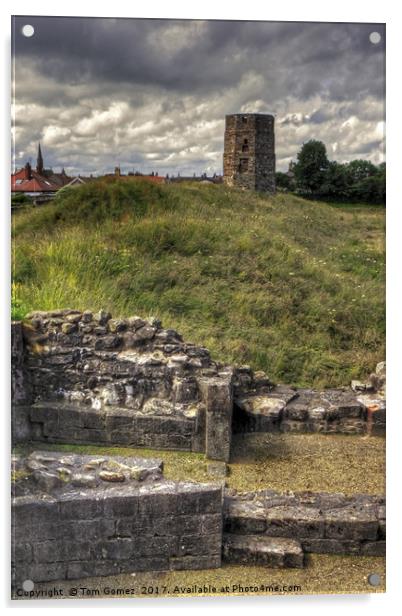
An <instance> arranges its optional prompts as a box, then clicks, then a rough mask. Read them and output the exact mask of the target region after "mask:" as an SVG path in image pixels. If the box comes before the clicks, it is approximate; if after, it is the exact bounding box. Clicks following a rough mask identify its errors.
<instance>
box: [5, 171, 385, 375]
mask: <svg viewBox="0 0 402 616" xmlns="http://www.w3.org/2000/svg"><path fill="white" fill-rule="evenodd" d="M383 226H384V210H383V209H382V208H380V207H356V206H354V207H348V206H346V205H345V206H344V207H342V208H340V207H336V208H335V207H332V206H330V205H328V204H325V203H322V202H320V203H319V202H311V201H306V200H303V199H300V198H297V197H295V196H293V195H289V194H286V195H285V194H282V195H280V194H279V195H277V196H275V197H269V196H266V195H262V194H257V193H249V192H243V191H240V190H236V189H229V188H227V187H225V186H223V185H219V186H218V185H202V184H195V183H188V184H180V185H175V184H172V185H166V186H164V185H162V186H161V185H154V184H151V183H150V182H147V181H145V180H138V179H133V180H132V181H115V180H113V179H111V180H110V181H98V182H93V183H91V184H88V185H83V186H81V187H78V188H70V189H64V190H62V191H60V193H59V194H58V196H57V198H56V199H55V201H54V202H53V203H51V204H49V205H46V206H42V207H41V208H38V209H27V210H25V211H19V212H16V213H15V214H14V215H13V244H14V251H13V257H14V267H13V283H14V284H13V296H14V305H15V316H16V317H22V316H23V314H24V313H26V312H28V311H30V310H33V309H41V310H51V309H54V308H61V307H74V308H79V309H93V310H98V309H99V308H100V307H103V308H106V309H108V310H110V311H111V312H112V314H113V315H114V316H116V317H117V316H128V315H130V314H135V313H137V314H141V315H157V316H158V317H160V318H162V320H163V323H164V326H166V327H167V326H169V327H174V328H176V329H178V330H179V331H181V332H182V333H183V335H184V336H185V337H186V338H187V339H189V340H191V341H193V342H196V343H199V344H202V345H205V346H207V347H208V348H209V349H210V350H211V351H212V353H213V355H214V357H215V358H216V359H220V360H222V361H225V362H232V363H237V364H242V363H248V364H251V365H252V366H253V368H255V369H263V370H265V371H266V372H267V373H268V374H269V375H270V376H271V377H272V378H273V379H274V380H277V381H282V382H287V383H293V384H295V385H314V386H317V387H318V386H332V385H339V384H347V382H348V381H349V380H350V379H351V378H355V377H359V376H364V375H366V374H367V373H368V372H370V371H371V370H372V369H373V367H374V366H375V364H376V362H377V361H381V360H383V359H384V327H385V325H384V252H383V243H384V242H383V240H384V230H383Z"/></svg>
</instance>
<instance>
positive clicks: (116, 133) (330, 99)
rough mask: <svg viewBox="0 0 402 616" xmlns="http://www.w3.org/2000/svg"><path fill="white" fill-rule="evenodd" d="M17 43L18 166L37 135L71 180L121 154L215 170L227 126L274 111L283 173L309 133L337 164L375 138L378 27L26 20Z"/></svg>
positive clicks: (379, 86)
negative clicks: (239, 114)
mask: <svg viewBox="0 0 402 616" xmlns="http://www.w3.org/2000/svg"><path fill="white" fill-rule="evenodd" d="M26 23H30V24H32V25H33V26H34V28H35V35H34V36H33V37H32V38H26V37H24V36H22V34H21V28H22V26H23V25H24V24H26ZM373 30H375V31H377V32H379V33H380V34H381V35H382V41H381V43H380V44H379V45H373V44H372V43H371V42H370V41H369V34H370V32H372V31H373ZM13 40H14V49H13V52H14V54H15V74H16V101H15V102H16V107H17V111H16V114H15V120H16V124H15V125H16V141H15V142H16V160H17V161H19V159H20V158H21V157H24V156H26V155H27V151H28V150H30V149H31V148H32V147H33V144H34V142H35V140H37V139H39V138H41V139H42V140H44V143H45V146H47V148H48V150H49V157H50V161H51V162H52V163H53V164H59V161H60V160H61V158H62V160H63V162H64V160H68V161H71V162H72V163H74V164H72V168H74V170H77V169H79V165H80V164H81V165H82V168H83V169H87V170H88V169H90V170H94V171H96V170H97V169H99V171H100V170H101V168H102V169H103V168H104V167H106V166H113V164H114V163H113V161H112V159H114V158H115V157H118V158H120V159H121V160H127V161H135V160H139V161H145V164H146V163H147V161H148V162H149V164H158V165H159V167H160V168H161V169H164V170H171V169H175V168H177V167H178V166H180V168H182V169H187V168H188V169H189V170H190V169H192V168H194V170H195V171H200V170H204V169H206V168H208V169H216V170H218V171H219V170H220V168H221V151H222V132H223V128H224V126H223V120H224V115H225V114H226V113H234V112H236V111H253V110H255V111H260V112H267V111H269V112H275V113H276V114H277V143H278V152H279V153H280V156H279V158H278V160H279V165H280V166H281V165H282V166H283V165H285V164H287V162H288V160H290V158H291V157H294V156H295V153H296V152H297V149H298V148H299V146H300V144H301V143H302V142H303V141H304V140H305V139H306V138H307V136H308V135H311V136H312V137H314V138H316V137H317V135H316V134H315V129H314V127H317V128H318V127H320V138H323V139H324V140H326V141H328V145H329V147H330V148H332V149H333V151H334V152H342V155H343V156H344V157H345V158H347V157H348V156H349V154H352V153H353V148H356V147H357V148H360V147H361V144H363V143H367V144H370V143H373V142H376V140H377V139H378V132H379V131H380V132H381V130H380V128H381V127H380V128H379V127H378V124H379V123H380V122H381V121H382V120H383V95H384V40H385V31H384V27H383V26H382V25H381V24H377V25H373V24H319V23H306V24H304V23H291V22H289V23H270V22H235V21H234V22H230V21H226V22H225V21H185V20H159V19H152V20H150V19H141V20H140V19H138V20H137V19H136V20H132V19H101V18H57V17H21V16H20V17H17V18H16V19H15V22H14V37H13ZM349 120H350V122H349V124H346V125H345V127H344V128H343V129H342V130H343V132H342V131H341V133H342V134H341V137H342V139H343V141H342V143H343V145H342V144H340V143H339V140H340V135H339V126H340V124H342V123H345V122H346V123H347V122H348V121H349ZM279 129H281V130H280V131H279ZM351 133H353V134H354V141H355V143H354V144H353V148H352V141H353V140H352V138H351V136H350V135H351ZM94 139H96V143H97V146H96V147H95V146H94V145H93V140H94ZM95 150H96V152H97V153H96V156H95V155H94V154H93V152H94V151H95ZM358 151H359V152H360V151H361V149H359V150H358ZM364 151H365V152H367V155H370V156H373V155H374V154H373V149H372V148H369V147H368V146H367V149H366V150H364ZM52 156H53V157H54V158H53V161H52V160H51V157H52ZM89 156H91V157H92V158H91V160H93V161H94V165H92V166H88V157H89ZM95 161H96V165H97V166H96V165H95ZM19 162H22V161H19Z"/></svg>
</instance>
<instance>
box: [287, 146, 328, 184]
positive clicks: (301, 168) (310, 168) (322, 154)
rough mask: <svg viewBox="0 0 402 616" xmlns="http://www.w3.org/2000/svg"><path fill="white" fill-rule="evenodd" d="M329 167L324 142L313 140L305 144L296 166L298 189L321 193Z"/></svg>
mask: <svg viewBox="0 0 402 616" xmlns="http://www.w3.org/2000/svg"><path fill="white" fill-rule="evenodd" d="M328 166H329V160H328V158H327V150H326V147H325V144H324V143H323V142H322V141H316V140H315V139H311V140H310V141H307V142H306V143H304V144H303V146H302V148H301V150H300V152H299V153H298V155H297V163H296V164H295V166H294V173H295V176H296V182H297V187H298V188H299V189H301V190H302V191H304V190H306V191H308V192H312V193H319V192H320V189H321V186H322V184H323V182H324V180H325V173H326V171H327V169H328Z"/></svg>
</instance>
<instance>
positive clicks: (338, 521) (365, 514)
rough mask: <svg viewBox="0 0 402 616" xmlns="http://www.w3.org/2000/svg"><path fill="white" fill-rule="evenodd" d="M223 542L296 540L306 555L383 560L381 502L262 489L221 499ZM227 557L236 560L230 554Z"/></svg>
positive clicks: (374, 498)
mask: <svg viewBox="0 0 402 616" xmlns="http://www.w3.org/2000/svg"><path fill="white" fill-rule="evenodd" d="M224 532H225V538H224V542H226V541H228V543H229V545H230V542H231V539H232V538H233V537H232V536H233V535H235V536H237V535H246V536H249V537H250V538H251V542H252V543H253V542H255V537H270V538H286V539H292V540H297V541H298V542H299V543H300V545H301V547H302V549H303V551H304V552H318V553H329V554H360V555H366V556H383V555H385V533H386V531H385V499H384V497H383V496H370V495H367V494H360V495H354V496H345V495H344V494H326V493H314V492H304V493H303V492H302V493H292V492H289V493H285V494H281V493H278V492H275V491H273V490H261V491H260V492H250V493H243V494H236V493H235V492H234V491H232V492H230V491H227V494H226V496H225V499H224ZM228 558H229V559H231V560H233V559H234V558H235V555H234V554H233V553H232V552H231V551H230V550H229V553H228Z"/></svg>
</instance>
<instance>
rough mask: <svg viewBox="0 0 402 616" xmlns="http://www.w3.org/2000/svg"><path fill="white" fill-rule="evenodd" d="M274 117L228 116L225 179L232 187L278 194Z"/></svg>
mask: <svg viewBox="0 0 402 616" xmlns="http://www.w3.org/2000/svg"><path fill="white" fill-rule="evenodd" d="M274 122H275V120H274V117H273V116H272V115H268V114H258V113H244V114H234V115H228V116H226V127H225V138H224V154H223V179H224V182H225V183H226V184H228V185H229V186H238V187H240V188H246V189H250V190H260V191H266V192H270V193H274V192H275V134H274Z"/></svg>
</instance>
